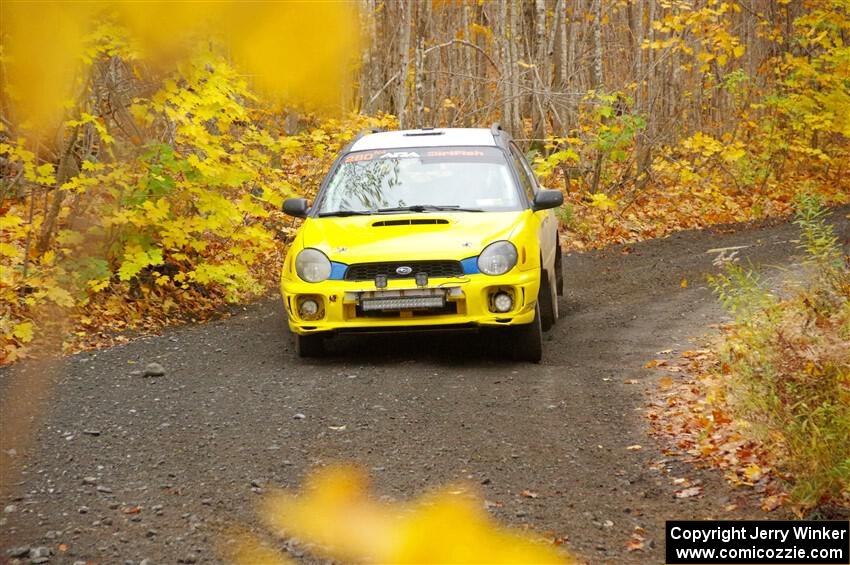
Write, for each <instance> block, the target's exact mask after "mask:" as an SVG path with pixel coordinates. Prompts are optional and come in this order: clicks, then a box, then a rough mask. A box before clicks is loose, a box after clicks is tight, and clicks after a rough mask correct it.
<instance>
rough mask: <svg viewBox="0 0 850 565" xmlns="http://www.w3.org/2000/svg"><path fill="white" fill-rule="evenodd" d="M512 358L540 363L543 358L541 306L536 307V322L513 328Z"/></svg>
mask: <svg viewBox="0 0 850 565" xmlns="http://www.w3.org/2000/svg"><path fill="white" fill-rule="evenodd" d="M511 331H512V334H513V335H511V337H512V338H513V340H512V342H511V357H512V358H513V360H514V361H528V362H530V363H540V360H541V359H542V358H543V330H542V328H541V325H540V306H539V305H537V306H535V307H534V321H532V322H531V323H530V324H525V325H522V326H515V327H513V328H511Z"/></svg>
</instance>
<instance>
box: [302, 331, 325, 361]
mask: <svg viewBox="0 0 850 565" xmlns="http://www.w3.org/2000/svg"><path fill="white" fill-rule="evenodd" d="M295 353H296V354H297V355H298V356H299V357H321V356H322V355H324V353H325V336H323V335H322V334H308V335H300V334H295Z"/></svg>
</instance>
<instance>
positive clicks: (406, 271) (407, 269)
mask: <svg viewBox="0 0 850 565" xmlns="http://www.w3.org/2000/svg"><path fill="white" fill-rule="evenodd" d="M395 272H396V273H397V274H399V275H401V276H405V275H409V274H410V273H412V272H413V267H407V266H404V267H398V268H396V270H395Z"/></svg>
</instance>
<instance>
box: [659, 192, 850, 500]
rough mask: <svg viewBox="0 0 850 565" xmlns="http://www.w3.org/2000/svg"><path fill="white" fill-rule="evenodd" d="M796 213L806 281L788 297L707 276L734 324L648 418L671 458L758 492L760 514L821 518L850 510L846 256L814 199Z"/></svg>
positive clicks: (758, 285)
mask: <svg viewBox="0 0 850 565" xmlns="http://www.w3.org/2000/svg"><path fill="white" fill-rule="evenodd" d="M796 206H797V214H796V220H795V223H796V224H797V225H798V226H799V228H800V232H801V237H800V243H799V245H800V248H801V250H803V251H804V252H805V260H804V262H805V264H806V266H807V267H808V269H809V271H808V273H807V278H806V282H805V283H803V284H801V285H800V286H799V288H797V289H796V290H795V291H794V292H793V293H792V294H791V296H787V297H784V298H783V297H778V296H776V295H775V294H774V293H773V292H771V291H770V290H769V286H768V284H767V282H766V281H764V280H763V279H762V278H761V277H760V276H759V275H758V274H757V273H756V272H754V271H753V270H752V269H749V268H746V267H744V266H741V265H739V264H734V263H729V264H727V265H726V267H725V269H724V272H723V273H722V274H719V275H716V276H713V277H710V284H711V286H712V287H713V288H714V291H715V293H716V294H717V296H718V298H719V300H720V302H721V303H722V305H723V306H724V308H726V309H727V310H728V311H729V312H730V313H732V314H733V315H734V323H733V324H731V325H730V326H728V327H726V328H725V332H724V334H723V336H722V337H721V338H720V339H719V340H718V341H716V342H715V343H714V344H713V345H712V346H711V347H712V349H714V351H712V352H708V355H707V356H703V357H705V360H704V361H703V362H696V363H694V362H692V363H691V364H690V365H689V367H688V369H687V371H688V374H690V375H691V376H693V378H691V379H689V380H687V381H686V382H682V383H680V384H679V385H677V386H676V387H675V388H673V389H672V390H671V391H670V392H669V393H667V394H666V402H667V404H669V411H667V410H655V411H651V414H650V418H651V419H652V420H653V429H654V431H655V433H656V434H657V435H661V436H666V437H667V439H668V440H671V442H672V443H673V445H674V446H676V447H675V448H674V450H673V451H674V452H678V453H687V454H689V455H690V456H692V457H693V459H694V460H696V461H698V462H701V463H706V464H709V465H711V466H716V467H721V468H724V469H725V471H726V477H727V479H729V480H730V481H731V482H733V484H738V485H740V484H744V485H749V486H754V487H756V490H757V492H759V493H760V494H761V495H762V497H763V498H762V506H763V508H764V509H765V510H772V509H774V508H776V507H777V506H779V505H780V504H782V503H783V502H785V501H788V502H790V504H791V509H792V510H793V511H794V512H795V513H796V514H797V515H814V516H818V515H821V516H825V515H829V508H831V507H834V506H835V505H838V506H843V507H845V508H850V257H847V256H846V255H845V254H844V252H843V250H842V248H841V244H840V243H839V240H838V237H837V236H836V235H835V232H834V228H833V226H832V225H831V224H829V223H827V221H826V216H827V215H828V211H827V210H826V209H825V208H824V207H823V206H822V204H821V202H820V200H819V199H818V198H816V197H813V196H800V197H798V199H797V202H796ZM665 408H667V407H665ZM664 412H667V413H666V414H664Z"/></svg>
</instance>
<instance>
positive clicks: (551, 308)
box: [537, 271, 558, 332]
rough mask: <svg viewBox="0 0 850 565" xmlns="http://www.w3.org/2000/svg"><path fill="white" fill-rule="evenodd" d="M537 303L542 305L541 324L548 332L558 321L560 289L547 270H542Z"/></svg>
mask: <svg viewBox="0 0 850 565" xmlns="http://www.w3.org/2000/svg"><path fill="white" fill-rule="evenodd" d="M537 304H538V305H539V307H540V324H541V326H542V327H543V331H544V332H548V331H549V330H551V329H552V327H553V326H554V325H555V322H557V321H558V290H557V287H556V285H553V284H552V283H551V281H550V280H549V274H548V273H547V272H546V271H542V272H541V277H540V291H539V292H538V293H537Z"/></svg>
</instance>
